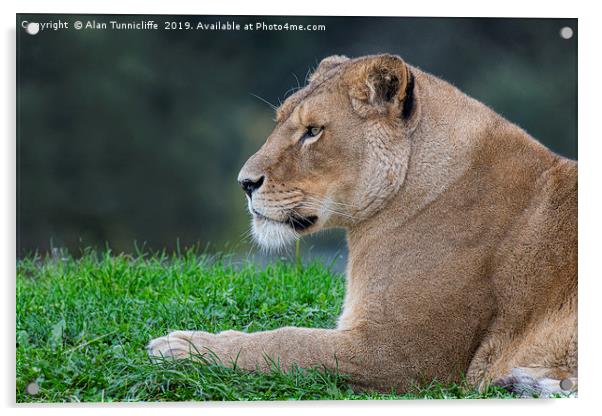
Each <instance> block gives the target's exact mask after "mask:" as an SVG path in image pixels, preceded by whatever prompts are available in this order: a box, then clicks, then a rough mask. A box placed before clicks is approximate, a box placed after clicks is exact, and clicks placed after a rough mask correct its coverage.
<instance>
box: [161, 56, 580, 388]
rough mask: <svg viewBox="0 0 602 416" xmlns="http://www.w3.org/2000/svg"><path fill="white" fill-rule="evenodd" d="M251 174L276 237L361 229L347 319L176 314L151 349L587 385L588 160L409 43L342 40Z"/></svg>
mask: <svg viewBox="0 0 602 416" xmlns="http://www.w3.org/2000/svg"><path fill="white" fill-rule="evenodd" d="M238 180H239V182H240V185H241V186H242V188H243V189H244V191H245V192H246V194H247V199H248V206H249V210H250V211H251V213H252V215H253V233H254V236H255V238H256V239H257V241H258V242H259V243H261V244H263V245H265V246H268V247H276V246H280V245H282V244H286V243H288V242H290V241H292V240H294V239H296V238H298V237H299V236H301V235H305V234H308V233H313V232H316V231H318V230H320V229H323V228H328V227H344V228H345V229H346V230H347V239H348V246H349V260H348V264H347V291H346V298H345V304H344V310H343V313H342V314H341V316H340V318H339V320H338V325H337V327H336V328H334V329H311V328H293V327H286V328H280V329H277V330H274V331H265V332H257V333H244V332H238V331H225V332H221V333H219V334H210V333H206V332H201V331H178V332H172V333H170V334H169V335H168V336H165V337H162V338H158V339H155V340H153V341H152V342H151V343H150V344H149V351H150V354H151V355H153V356H157V355H163V356H173V357H177V358H180V357H188V356H190V353H191V352H192V353H197V352H201V353H204V352H207V351H208V350H211V351H213V353H214V354H215V355H216V356H217V357H218V358H219V359H221V360H222V362H223V363H224V364H227V365H228V364H229V365H231V364H232V362H233V361H234V360H236V365H237V366H238V367H240V368H243V369H248V370H256V369H260V370H266V369H268V368H269V364H268V362H267V360H266V359H265V356H266V355H267V356H269V357H272V358H273V359H279V361H280V364H281V366H282V367H283V368H285V369H286V368H289V367H291V366H293V365H295V364H296V365H298V366H300V367H314V366H321V367H322V366H325V367H326V368H329V369H335V368H336V369H338V371H340V372H341V373H345V374H348V375H349V376H350V380H351V383H352V385H353V386H354V388H357V389H378V390H389V391H390V390H391V389H395V390H397V391H400V392H401V391H404V390H407V389H409V388H411V387H412V386H414V385H416V384H420V383H424V382H429V381H432V380H434V379H436V380H439V381H442V382H451V381H457V380H459V379H460V378H461V377H462V376H463V375H464V376H466V378H467V379H468V380H469V381H470V382H471V383H474V384H475V385H476V386H479V387H483V386H486V385H487V384H489V383H495V384H498V385H501V386H504V387H506V388H508V389H509V390H512V391H515V392H518V393H519V394H524V395H526V394H531V393H535V394H538V395H549V394H551V393H555V392H561V391H562V390H575V389H576V377H577V163H576V162H575V161H572V160H567V159H565V158H562V157H560V156H558V155H556V154H554V153H552V152H551V151H550V150H548V149H547V148H545V147H544V146H543V145H541V144H540V143H538V142H537V141H535V140H534V139H533V138H531V137H530V136H529V135H528V134H527V133H526V132H525V131H523V130H521V129H520V128H519V127H517V126H515V125H514V124H512V123H510V122H508V121H507V120H505V119H504V118H502V117H501V116H499V115H498V114H496V113H495V112H494V111H492V110H491V109H489V108H488V107H486V106H485V105H483V104H481V103H480V102H478V101H476V100H474V99H472V98H470V97H468V96H466V95H464V94H463V93H462V92H460V91H459V90H458V89H456V88H454V87H453V86H452V85H450V84H448V83H447V82H445V81H442V80H441V79H438V78H436V77H434V76H432V75H430V74H427V73H425V72H423V71H421V70H419V69H417V68H415V67H413V66H410V65H407V64H406V63H405V62H404V61H403V60H402V59H401V58H399V57H397V56H392V55H378V56H365V57H360V58H356V59H349V58H347V57H344V56H331V57H328V58H325V59H324V60H323V61H322V62H321V63H320V65H319V67H318V68H317V70H316V71H315V72H314V73H313V75H312V76H311V77H310V79H309V83H308V84H307V85H306V86H305V87H304V88H303V89H301V90H299V91H297V92H296V93H295V94H294V95H292V96H290V97H289V98H288V99H287V100H286V101H285V102H284V104H282V105H281V106H280V108H278V110H277V115H276V127H275V129H274V131H273V133H272V134H271V135H270V136H269V138H268V139H267V141H266V142H265V144H264V145H263V146H262V147H261V149H259V151H258V152H257V153H255V154H254V155H253V156H252V157H251V158H250V159H249V160H248V161H247V162H246V164H245V165H244V167H243V168H242V170H241V171H240V174H239V177H238Z"/></svg>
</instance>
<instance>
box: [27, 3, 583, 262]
mask: <svg viewBox="0 0 602 416" xmlns="http://www.w3.org/2000/svg"><path fill="white" fill-rule="evenodd" d="M59 19H61V20H63V21H68V22H70V26H72V24H73V22H74V21H75V20H81V21H84V22H85V21H87V20H96V21H97V22H107V21H109V20H117V21H123V22H127V21H132V20H142V19H152V20H154V21H156V22H159V23H160V26H159V27H160V30H157V31H134V30H130V31H127V30H122V31H110V30H104V31H102V30H97V31H93V30H79V31H78V30H75V29H72V28H70V29H68V30H58V31H52V30H50V31H48V30H45V31H42V32H40V33H38V34H37V35H35V36H32V35H29V34H27V33H26V32H25V31H24V30H22V29H21V22H22V21H23V20H28V21H34V22H47V21H51V20H52V21H58V20H59ZM185 20H187V21H190V22H193V23H194V24H196V22H197V21H202V22H204V23H211V22H215V21H218V20H221V21H222V22H224V21H227V20H228V21H236V22H237V23H240V24H241V25H244V24H245V23H255V22H259V21H263V22H266V23H268V24H269V23H285V22H288V23H289V24H299V23H302V24H314V23H315V24H323V25H325V26H326V30H325V31H315V32H290V31H289V32H287V31H258V32H257V31H254V32H247V31H238V32H225V31H194V30H192V31H186V30H183V31H177V30H169V31H166V30H163V25H162V23H161V22H163V21H185ZM566 26H568V27H571V28H572V29H573V32H574V36H573V37H572V38H571V39H564V38H562V37H561V36H560V30H561V28H562V27H566ZM17 27H18V31H17V81H18V86H17V152H18V155H17V157H18V159H17V169H18V172H17V181H18V183H17V193H18V195H17V204H18V207H17V216H18V224H17V234H18V235H17V243H18V246H17V250H18V253H17V255H18V256H23V255H25V254H28V253H32V252H35V251H39V252H42V253H43V252H46V251H48V250H49V249H50V248H51V247H64V248H67V249H69V250H70V251H71V252H72V253H73V254H75V255H77V254H78V253H79V252H80V250H81V249H82V248H83V247H87V246H92V247H98V248H104V247H105V246H106V245H109V246H110V247H111V248H112V249H113V250H114V251H118V252H120V251H124V252H130V251H132V250H134V249H135V246H136V245H137V246H138V247H144V248H147V249H152V250H156V249H162V248H166V249H168V250H172V249H175V248H176V247H177V246H178V245H179V246H180V247H184V246H191V245H194V244H198V245H199V246H200V247H202V248H205V247H207V245H209V248H208V250H210V251H216V250H222V249H224V248H226V249H228V250H235V251H238V252H241V253H242V252H245V251H246V250H248V249H249V247H250V242H249V241H248V239H247V238H246V237H245V232H246V231H247V230H248V228H249V217H248V214H247V212H246V204H245V198H244V195H243V193H242V191H241V190H240V189H239V187H238V185H237V183H236V176H237V174H238V171H239V169H240V167H241V166H242V164H243V163H244V161H245V160H246V159H247V158H248V157H249V156H250V155H251V154H252V153H253V152H254V151H255V150H256V149H257V148H258V147H259V146H260V145H261V143H262V142H263V141H264V140H265V138H266V137H267V136H268V135H269V133H270V131H271V129H272V127H273V112H272V110H271V109H270V108H269V106H268V105H266V104H265V103H263V102H262V101H261V100H259V99H257V98H255V97H254V96H253V95H252V94H255V95H258V96H260V97H262V98H264V99H265V100H267V101H269V102H272V103H275V104H277V103H278V102H279V101H283V100H284V99H285V97H286V96H287V94H290V91H291V88H292V87H296V86H297V80H299V82H301V83H303V82H304V79H305V77H306V75H307V73H308V71H309V70H310V69H312V68H315V67H316V66H317V64H318V63H319V61H320V60H321V59H322V58H323V57H325V56H328V55H331V54H346V55H348V56H351V57H355V56H360V55H365V54H374V53H382V52H388V53H393V54H399V55H400V56H402V57H403V58H404V59H405V60H406V61H407V62H409V63H410V64H413V65H415V66H418V67H420V68H421V69H423V70H425V71H427V72H430V73H433V74H435V75H437V76H440V77H442V78H444V79H446V80H448V81H450V82H451V83H453V84H454V85H456V86H457V87H459V88H460V89H462V90H463V91H464V92H466V93H467V94H469V95H471V96H473V97H475V98H477V99H479V100H481V101H483V102H484V103H486V104H487V105H489V106H490V107H492V108H493V109H495V110H496V111H497V112H499V113H501V114H502V115H504V116H505V117H506V118H508V119H509V120H511V121H513V122H515V123H517V124H518V125H520V126H521V127H523V128H524V129H526V130H527V131H528V132H529V133H530V134H532V135H533V136H534V137H535V138H537V139H538V140H540V141H541V142H543V143H544V144H545V145H547V146H548V147H550V148H551V149H552V150H554V151H555V152H557V153H560V154H562V155H564V156H567V157H570V158H576V157H577V20H576V19H497V18H496V19H485V18H479V19H472V18H362V17H354V18H348V17H345V18H339V17H259V16H228V17H225V16H222V17H219V16H179V17H177V16H158V15H155V16H125V15H121V16H109V15H98V16H74V15H70V16H59V15H18V16H17ZM304 244H305V246H306V247H309V246H312V247H317V248H316V249H315V250H316V251H317V252H325V253H334V252H336V251H339V250H343V251H344V239H343V238H342V234H341V233H326V234H325V235H323V236H321V237H318V238H312V239H309V240H306V241H305V243H304Z"/></svg>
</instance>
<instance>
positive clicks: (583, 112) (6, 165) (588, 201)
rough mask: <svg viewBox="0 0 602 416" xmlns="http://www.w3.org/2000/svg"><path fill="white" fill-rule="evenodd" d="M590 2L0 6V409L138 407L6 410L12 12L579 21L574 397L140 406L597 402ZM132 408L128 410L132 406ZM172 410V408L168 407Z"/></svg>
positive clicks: (150, 410)
mask: <svg viewBox="0 0 602 416" xmlns="http://www.w3.org/2000/svg"><path fill="white" fill-rule="evenodd" d="M595 4H596V2H593V1H592V2H574V1H573V2H567V1H556V0H548V1H545V2H526V1H524V0H505V1H503V2H495V3H493V4H492V3H491V2H485V1H468V0H454V1H426V0H420V1H395V2H393V1H391V2H387V1H380V2H357V3H353V2H351V1H336V2H329V3H326V2H325V1H324V0H304V1H300V2H291V3H290V4H289V3H287V2H284V1H277V0H272V1H262V0H254V1H244V0H239V1H225V0H222V1H213V2H208V1H205V2H196V3H195V2H185V1H179V0H169V1H163V2H149V1H130V2H126V1H123V0H122V1H107V0H105V1H81V0H79V1H61V0H58V1H57V0H54V1H43V0H35V1H34V0H31V1H21V2H13V3H12V4H10V3H7V2H2V4H1V6H0V7H2V12H3V13H2V14H1V15H0V19H1V20H2V22H3V27H2V29H3V31H2V35H3V36H2V38H3V41H2V55H1V56H2V60H1V61H0V62H3V65H1V68H0V71H1V72H2V77H1V78H0V79H1V82H2V86H3V88H2V91H3V97H2V99H1V100H0V106H1V107H2V111H1V112H0V117H1V119H0V126H1V127H2V129H1V131H2V132H3V135H2V140H0V143H2V149H0V155H2V158H3V160H2V162H1V164H0V170H1V177H2V180H1V181H0V186H1V191H2V195H3V196H4V197H5V199H4V201H5V202H4V203H3V204H2V205H1V209H2V215H1V216H0V221H1V222H0V224H1V227H0V230H1V231H2V239H1V246H0V247H1V249H0V259H1V261H2V271H3V272H4V273H3V274H2V277H3V282H4V293H3V297H4V301H5V302H4V303H5V304H4V306H3V307H2V309H1V310H2V313H3V317H2V318H3V319H2V323H3V324H4V326H3V332H2V333H3V335H4V337H3V340H4V341H3V342H2V343H0V346H1V348H2V355H1V356H2V359H3V365H2V367H1V368H2V369H3V374H2V376H1V377H0V383H1V384H0V392H1V394H2V403H3V404H4V406H7V407H12V409H9V413H10V414H12V413H13V412H17V411H27V412H29V411H32V410H34V409H37V410H39V411H42V412H44V413H45V414H49V415H54V414H56V415H63V414H65V413H67V414H74V413H78V414H79V413H81V412H82V409H81V407H85V408H86V410H85V412H86V413H87V414H90V415H92V414H94V415H96V414H98V415H104V414H106V412H107V410H109V409H110V410H111V411H114V412H117V413H121V414H127V413H132V412H133V409H135V408H136V409H137V408H139V407H141V406H143V405H139V404H138V405H127V404H125V405H114V406H110V407H109V408H107V407H100V406H90V405H83V406H80V407H77V408H74V407H65V406H57V405H52V406H45V407H40V406H20V408H17V409H15V408H14V406H15V405H14V397H15V396H14V394H15V393H14V391H15V390H14V388H15V382H14V375H15V372H14V371H15V370H14V348H15V347H14V336H15V331H14V316H15V312H14V305H15V301H14V270H15V269H14V267H15V241H14V237H15V13H107V14H111V13H115V14H117V13H120V14H124V13H131V14H223V15H227V14H232V15H236V14H249V15H262V14H264V15H336V16H386V15H390V16H490V17H577V18H579V23H578V30H577V36H578V39H579V124H578V125H579V171H580V179H579V181H580V184H579V289H580V290H579V327H580V332H579V352H580V369H579V371H580V374H579V387H580V391H579V395H580V397H579V398H578V399H574V400H555V401H546V402H542V401H472V402H469V401H436V402H425V401H411V402H302V403H288V402H285V403H278V402H275V403H248V404H244V403H243V404H241V403H224V404H219V403H208V404H189V403H179V404H167V405H165V404H147V405H144V406H143V407H144V410H142V411H143V412H144V413H145V414H165V413H167V412H168V411H169V410H170V409H171V408H174V410H176V409H177V412H178V414H180V413H184V414H195V415H198V414H199V412H202V413H203V414H205V413H207V412H208V413H223V412H231V411H233V410H234V411H237V412H241V413H242V412H244V413H245V414H250V415H272V414H274V415H281V414H283V413H285V414H291V415H296V414H307V413H312V414H314V413H332V412H333V411H344V412H346V413H351V414H353V413H361V414H365V413H366V412H367V411H370V410H375V411H378V412H379V413H383V414H399V413H400V412H404V411H414V412H415V411H419V412H420V413H423V412H425V413H427V414H428V413H437V414H440V413H445V414H450V413H461V414H463V415H468V414H480V415H482V414H483V413H487V414H492V415H496V414H503V415H507V414H508V413H509V412H512V413H515V412H521V411H528V412H537V413H539V412H545V413H547V414H563V415H566V414H568V413H572V414H576V413H579V414H581V412H586V413H585V414H587V413H589V412H588V410H592V409H594V408H596V407H597V406H596V404H597V403H596V401H597V399H598V394H597V391H598V390H599V389H600V385H599V384H600V381H599V376H598V374H599V373H600V370H601V368H600V363H599V360H596V358H597V354H598V351H599V349H600V338H601V336H600V330H601V325H600V322H599V317H600V307H599V305H600V303H601V302H600V300H599V298H600V296H601V295H602V290H600V289H601V284H600V282H601V281H602V272H600V266H599V264H598V263H597V262H596V260H597V258H596V257H597V254H598V253H597V251H598V250H599V240H600V238H599V236H600V233H601V232H602V228H601V227H600V225H601V220H600V218H601V216H600V212H601V211H600V208H601V207H600V204H599V201H600V197H599V195H600V189H602V175H601V174H600V166H601V165H602V162H601V161H600V160H599V159H600V158H601V157H602V152H601V151H600V150H601V144H600V143H601V141H602V135H601V134H600V133H599V130H600V122H599V120H600V112H601V111H602V108H601V107H602V106H601V105H600V97H602V89H601V86H600V75H599V74H600V73H602V71H601V69H602V66H601V65H600V64H601V63H602V59H601V54H600V52H599V51H600V50H602V48H600V47H599V45H600V44H602V42H600V40H601V36H600V32H601V31H600V26H602V25H601V24H600V22H601V21H602V20H601V17H602V16H600V14H599V13H597V12H596V8H595ZM139 411H140V410H136V412H139ZM170 413H171V412H170Z"/></svg>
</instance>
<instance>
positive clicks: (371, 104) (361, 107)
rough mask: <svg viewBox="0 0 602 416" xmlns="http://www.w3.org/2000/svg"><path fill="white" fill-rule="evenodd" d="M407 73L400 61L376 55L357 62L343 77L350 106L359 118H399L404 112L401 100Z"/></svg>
mask: <svg viewBox="0 0 602 416" xmlns="http://www.w3.org/2000/svg"><path fill="white" fill-rule="evenodd" d="M411 82H412V79H411V73H410V71H409V69H408V67H407V65H406V64H405V62H403V60H402V59H401V58H399V57H398V56H393V55H378V56H374V57H369V58H366V59H365V60H361V61H359V62H357V64H356V65H354V67H352V68H350V70H349V72H348V74H347V84H348V86H349V95H350V97H351V102H352V104H353V107H354V108H355V110H356V111H358V113H360V115H362V116H365V117H367V116H369V115H374V114H378V115H388V116H391V117H399V116H400V115H402V113H405V112H406V108H405V107H406V106H405V105H404V100H405V99H406V98H408V99H411V97H406V95H408V94H407V89H408V85H409V84H410V83H411Z"/></svg>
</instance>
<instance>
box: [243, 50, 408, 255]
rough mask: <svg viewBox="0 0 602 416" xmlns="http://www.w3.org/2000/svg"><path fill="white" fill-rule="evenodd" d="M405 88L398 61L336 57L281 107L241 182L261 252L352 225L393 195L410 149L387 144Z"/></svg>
mask: <svg viewBox="0 0 602 416" xmlns="http://www.w3.org/2000/svg"><path fill="white" fill-rule="evenodd" d="M406 84H407V69H406V66H405V64H404V63H403V62H402V61H401V59H399V58H396V57H392V56H389V55H384V56H377V57H370V58H362V59H361V60H349V59H347V58H345V57H339V56H335V57H330V58H326V59H325V60H323V61H322V63H321V64H320V66H319V67H318V69H317V70H316V72H314V74H313V75H312V77H311V78H310V82H309V84H308V85H307V86H305V87H304V88H303V89H301V90H299V91H298V92H296V93H295V94H293V95H292V96H290V97H289V98H288V99H287V100H286V101H285V102H284V103H283V104H282V106H281V107H280V108H279V109H278V110H277V113H276V126H275V128H274V131H273V132H272V134H271V135H270V136H269V137H268V139H267V140H266V142H265V143H264V145H263V146H262V147H261V148H260V149H259V151H258V152H257V153H255V154H254V155H253V156H252V157H251V158H250V159H249V160H248V161H247V162H246V163H245V165H244V166H243V168H242V170H241V171H240V173H239V176H238V181H239V183H240V185H241V187H242V188H243V190H244V191H245V193H246V196H247V202H248V208H249V212H250V213H251V215H252V218H253V219H252V230H253V236H254V237H255V240H256V241H257V242H258V243H259V244H260V245H262V246H263V247H266V248H279V247H282V246H284V245H286V244H287V243H289V242H291V241H292V240H295V239H296V238H298V237H299V236H300V235H303V234H306V233H312V232H315V231H318V230H320V229H322V228H326V227H337V226H343V227H345V226H349V225H351V224H353V223H354V222H357V221H361V220H363V219H365V218H366V216H368V215H370V214H371V213H372V212H373V211H374V209H375V208H376V209H377V208H378V206H379V204H380V203H382V201H384V200H386V198H387V197H388V196H389V194H390V193H392V192H394V191H396V190H397V189H398V187H399V185H400V183H401V182H402V180H403V178H401V176H403V175H401V173H402V171H403V172H405V165H406V163H405V162H407V161H405V160H403V159H404V157H403V149H405V148H406V147H407V146H404V145H403V143H402V142H403V138H401V137H400V138H398V139H397V140H399V143H396V144H395V146H392V143H389V142H390V141H391V134H393V133H394V132H396V133H398V132H399V131H401V130H403V129H402V128H401V127H402V126H401V124H400V123H401V121H400V120H401V119H400V115H401V107H402V105H401V103H402V99H401V97H402V96H403V95H404V94H405V89H404V86H405V85H406ZM390 144H391V146H390Z"/></svg>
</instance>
